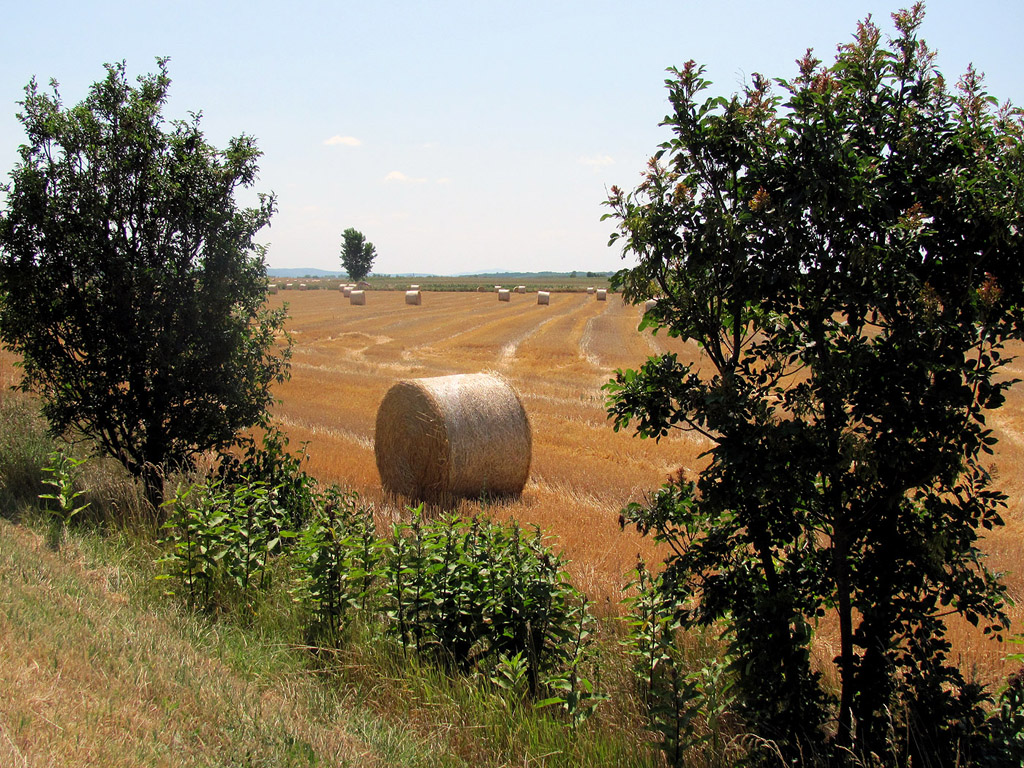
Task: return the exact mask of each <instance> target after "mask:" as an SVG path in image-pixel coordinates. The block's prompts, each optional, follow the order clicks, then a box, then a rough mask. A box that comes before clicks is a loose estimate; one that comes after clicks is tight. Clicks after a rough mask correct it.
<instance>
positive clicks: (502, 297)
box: [498, 288, 512, 301]
mask: <svg viewBox="0 0 1024 768" xmlns="http://www.w3.org/2000/svg"><path fill="white" fill-rule="evenodd" d="M511 295H512V294H511V292H510V291H509V290H508V288H502V289H501V290H500V291H498V301H511V300H512V299H511Z"/></svg>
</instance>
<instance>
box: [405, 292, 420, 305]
mask: <svg viewBox="0 0 1024 768" xmlns="http://www.w3.org/2000/svg"><path fill="white" fill-rule="evenodd" d="M405 303H406V304H416V305H419V304H422V303H423V298H422V296H420V292H419V291H406V292H405Z"/></svg>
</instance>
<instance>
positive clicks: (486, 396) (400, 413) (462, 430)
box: [374, 373, 532, 502]
mask: <svg viewBox="0 0 1024 768" xmlns="http://www.w3.org/2000/svg"><path fill="white" fill-rule="evenodd" d="M374 454H375V456H376V460H377V469H378V471H379V472H380V478H381V484H382V485H383V487H384V490H386V491H388V492H391V493H395V494H398V495H401V496H407V497H409V498H411V499H414V500H417V501H421V500H422V501H431V502H443V501H446V500H450V499H453V498H476V497H479V496H482V495H485V494H486V495H495V496H515V495H518V494H520V493H522V491H523V487H524V486H525V485H526V479H527V477H528V476H529V473H530V460H531V457H532V434H531V431H530V422H529V419H528V418H527V416H526V411H525V410H524V409H523V404H522V402H521V401H520V400H519V395H518V394H516V391H515V390H514V389H513V388H512V386H511V385H510V384H509V383H508V382H507V381H505V380H504V379H503V378H501V377H499V376H495V375H493V374H489V373H469V374H456V375H453V376H438V377H434V378H427V379H407V380H403V381H399V382H397V383H396V384H395V385H394V386H392V387H391V389H389V390H388V392H387V394H386V395H384V399H383V400H382V401H381V404H380V407H379V408H378V410H377V425H376V434H375V442H374Z"/></svg>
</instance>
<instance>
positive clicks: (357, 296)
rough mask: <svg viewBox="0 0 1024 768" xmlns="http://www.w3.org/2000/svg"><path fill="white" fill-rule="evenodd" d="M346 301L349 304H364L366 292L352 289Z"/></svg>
mask: <svg viewBox="0 0 1024 768" xmlns="http://www.w3.org/2000/svg"><path fill="white" fill-rule="evenodd" d="M348 301H349V303H350V304H358V305H360V306H362V305H364V304H366V294H365V293H364V292H363V291H352V292H351V293H350V294H349V295H348Z"/></svg>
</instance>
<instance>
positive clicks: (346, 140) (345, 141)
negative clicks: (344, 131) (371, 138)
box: [324, 136, 363, 147]
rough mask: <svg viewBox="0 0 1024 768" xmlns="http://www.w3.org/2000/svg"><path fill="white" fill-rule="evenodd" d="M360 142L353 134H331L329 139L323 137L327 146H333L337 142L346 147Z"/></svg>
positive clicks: (355, 145)
mask: <svg viewBox="0 0 1024 768" xmlns="http://www.w3.org/2000/svg"><path fill="white" fill-rule="evenodd" d="M362 143H363V142H361V141H360V140H359V139H357V138H356V137H355V136H331V138H329V139H324V144H326V145H327V146H329V147H334V146H337V145H339V144H341V145H344V146H346V147H358V146H359V145H360V144H362Z"/></svg>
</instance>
